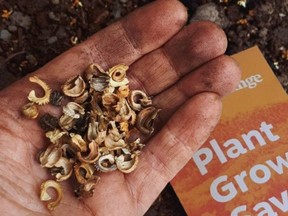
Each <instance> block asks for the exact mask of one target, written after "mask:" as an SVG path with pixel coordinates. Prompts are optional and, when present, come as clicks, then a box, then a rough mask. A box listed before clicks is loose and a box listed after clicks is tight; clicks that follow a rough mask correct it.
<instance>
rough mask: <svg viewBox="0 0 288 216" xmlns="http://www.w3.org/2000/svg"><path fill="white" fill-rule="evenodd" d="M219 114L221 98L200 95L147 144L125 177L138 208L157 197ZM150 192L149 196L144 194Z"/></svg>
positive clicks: (190, 154) (206, 136) (213, 94)
mask: <svg viewBox="0 0 288 216" xmlns="http://www.w3.org/2000/svg"><path fill="white" fill-rule="evenodd" d="M220 113H221V101H220V97H219V96H218V95H217V94H215V93H202V94H199V95H197V96H195V97H193V98H192V99H190V100H189V101H187V103H185V105H184V106H183V107H181V108H180V109H179V110H178V111H177V113H175V115H173V117H172V118H171V119H170V120H169V122H168V123H167V125H165V127H164V128H163V129H162V130H161V131H160V132H159V133H158V134H157V135H156V136H155V137H153V139H152V140H150V142H149V143H148V145H147V146H146V148H145V149H144V151H143V153H142V154H141V156H140V162H139V166H138V168H137V169H136V170H135V171H134V172H133V173H131V174H130V175H128V176H127V178H126V179H127V181H128V182H129V185H130V186H131V191H132V193H133V195H134V198H135V199H136V200H137V201H138V205H139V211H140V212H141V211H142V212H145V211H146V209H145V207H147V206H149V205H150V204H151V202H152V201H153V200H154V199H155V198H156V197H157V195H158V194H159V193H160V192H161V190H162V189H163V188H164V187H165V185H166V184H167V183H168V182H169V181H170V180H171V179H172V178H173V177H174V176H175V175H176V173H177V172H178V171H179V170H180V169H181V168H182V167H183V166H184V165H185V164H186V163H187V162H188V160H189V159H190V158H191V156H192V154H193V152H195V151H196V150H197V149H198V148H199V146H201V145H202V144H203V142H204V141H205V140H206V139H207V138H208V136H209V134H210V132H211V131H212V129H213V128H214V127H215V125H216V123H217V121H218V119H219V117H220ZM147 194H149V196H147Z"/></svg>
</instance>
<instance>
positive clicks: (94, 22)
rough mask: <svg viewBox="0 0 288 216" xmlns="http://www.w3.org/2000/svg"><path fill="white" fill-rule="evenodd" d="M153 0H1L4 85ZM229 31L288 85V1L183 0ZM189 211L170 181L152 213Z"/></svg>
mask: <svg viewBox="0 0 288 216" xmlns="http://www.w3.org/2000/svg"><path fill="white" fill-rule="evenodd" d="M151 1H152V0H9V1H6V0H0V13H1V17H0V89H3V88H5V87H6V86H8V85H9V84H11V83H12V82H14V81H15V80H18V79H20V78H21V77H23V76H25V75H26V74H28V73H30V72H32V71H34V70H36V69H38V68H40V67H41V66H43V65H44V64H46V63H47V62H48V61H50V60H51V59H53V58H54V57H56V56H58V55H59V54H60V53H62V52H64V51H65V50H67V49H69V48H70V47H72V46H74V45H76V44H78V43H80V42H81V41H84V40H85V39H86V38H87V37H89V36H90V35H92V34H93V33H95V32H97V31H99V30H100V29H102V28H104V27H106V26H107V25H109V24H110V23H112V22H114V21H115V20H117V19H119V18H121V17H122V16H124V15H126V14H127V13H129V12H131V11H133V10H134V9H136V8H137V7H141V6H142V5H144V4H146V3H149V2H151ZM182 2H183V3H184V4H185V5H186V6H187V8H188V10H189V17H190V18H189V20H190V21H195V20H202V19H204V20H210V21H213V22H216V23H217V24H219V25H220V26H221V27H222V28H223V29H224V30H225V32H226V34H227V37H228V41H229V46H228V50H227V54H229V55H230V54H234V53H236V52H239V51H241V50H244V49H246V48H248V47H251V46H253V45H258V46H259V47H260V49H261V50H262V52H263V53H264V55H265V57H266V59H267V61H268V63H269V64H270V66H271V68H272V69H273V71H274V73H275V74H276V75H277V77H278V79H279V81H280V82H281V84H282V85H283V87H284V88H285V90H286V91H287V90H288V0H182ZM154 215H155V216H156V215H157V216H158V215H160V216H168V215H169V216H170V215H173V216H178V215H179V216H180V215H185V211H184V210H183V208H182V206H181V204H180V203H179V200H178V199H177V196H176V195H175V193H174V191H173V189H172V187H171V186H170V185H167V187H166V188H165V189H164V190H163V192H162V193H161V194H160V195H159V197H158V198H157V200H156V201H155V202H154V204H153V205H152V206H151V208H150V209H149V210H148V212H147V213H146V216H154Z"/></svg>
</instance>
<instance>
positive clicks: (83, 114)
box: [22, 64, 159, 210]
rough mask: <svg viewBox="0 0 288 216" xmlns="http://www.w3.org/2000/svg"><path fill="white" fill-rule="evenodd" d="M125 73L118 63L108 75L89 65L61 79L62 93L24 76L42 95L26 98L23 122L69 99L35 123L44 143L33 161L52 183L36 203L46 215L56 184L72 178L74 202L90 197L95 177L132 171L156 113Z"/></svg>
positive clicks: (54, 203) (56, 201)
mask: <svg viewBox="0 0 288 216" xmlns="http://www.w3.org/2000/svg"><path fill="white" fill-rule="evenodd" d="M127 70H128V66H126V65H124V64H119V65H116V66H114V67H112V68H110V69H109V70H108V71H104V70H103V69H102V68H101V67H100V66H99V65H97V64H91V65H89V67H88V68H87V69H86V70H85V71H84V73H83V75H82V76H81V75H77V76H74V77H71V78H70V79H69V80H67V81H66V82H65V83H64V84H63V85H62V92H57V91H53V92H52V90H51V88H50V87H49V86H48V85H47V84H46V83H45V82H43V81H42V80H40V79H39V78H38V77H36V76H34V77H30V81H31V82H35V83H37V84H39V85H40V86H41V87H42V89H43V91H44V96H43V97H41V98H39V97H37V96H36V93H35V91H34V90H32V91H31V92H30V93H29V95H28V100H29V103H28V104H26V105H24V106H23V108H22V113H23V115H25V116H26V117H28V118H31V119H36V118H37V117H38V116H39V107H40V106H41V105H45V104H48V103H50V104H52V105H56V106H60V105H61V104H62V102H63V101H62V99H63V98H65V97H66V98H68V99H69V102H67V103H66V104H65V105H64V106H62V115H61V116H60V118H57V117H54V116H52V115H50V114H48V113H46V114H44V115H42V116H41V117H40V118H39V122H40V126H41V127H42V128H43V129H44V130H46V133H45V135H46V137H47V138H48V139H49V141H50V144H49V145H48V146H47V148H46V149H45V150H43V151H41V152H39V156H38V159H39V162H40V164H41V166H42V167H45V168H48V169H49V171H50V173H51V175H52V176H54V178H55V180H56V181H54V180H48V181H46V182H44V183H43V184H42V185H41V195H40V199H41V200H42V201H49V202H48V208H49V209H50V210H53V209H54V208H55V207H56V206H57V205H58V204H59V202H60V201H61V198H62V196H63V194H62V190H61V186H60V184H59V183H58V182H61V181H65V180H67V179H69V178H71V177H72V176H73V178H74V180H75V182H76V185H77V186H76V188H75V191H74V192H75V195H76V197H79V198H85V197H91V196H92V195H93V191H94V188H95V185H96V183H97V182H98V181H99V176H98V175H99V173H101V172H111V171H115V170H119V171H121V172H123V173H130V172H132V171H133V170H135V168H136V166H137V164H138V156H139V154H140V151H141V149H142V148H143V147H144V144H143V143H141V140H140V136H141V135H149V134H151V133H152V132H153V130H154V129H153V122H154V119H155V118H156V116H157V114H158V112H159V109H157V108H155V107H154V106H153V105H152V100H151V98H149V97H148V96H147V95H146V94H145V93H144V92H143V91H140V90H130V89H129V86H128V83H129V81H128V79H127V77H126V71H127ZM50 187H51V188H54V189H55V190H56V192H57V194H58V196H57V198H56V199H54V201H52V200H51V199H52V198H51V197H50V196H49V194H48V193H47V189H48V188H50Z"/></svg>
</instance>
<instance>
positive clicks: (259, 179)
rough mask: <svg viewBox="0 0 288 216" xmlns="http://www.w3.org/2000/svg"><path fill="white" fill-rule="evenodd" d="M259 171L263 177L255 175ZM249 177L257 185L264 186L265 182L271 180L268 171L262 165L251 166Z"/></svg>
mask: <svg viewBox="0 0 288 216" xmlns="http://www.w3.org/2000/svg"><path fill="white" fill-rule="evenodd" d="M259 171H261V172H262V173H263V176H262V177H261V176H259V175H257V173H258V172H259ZM249 174H250V177H251V179H252V181H253V182H255V183H257V184H264V183H266V182H267V181H269V179H270V178H271V172H270V169H269V168H268V167H267V166H265V165H263V164H257V165H255V166H253V167H252V168H251V170H250V173H249Z"/></svg>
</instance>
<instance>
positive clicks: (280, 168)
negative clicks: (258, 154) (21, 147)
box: [266, 152, 288, 175]
mask: <svg viewBox="0 0 288 216" xmlns="http://www.w3.org/2000/svg"><path fill="white" fill-rule="evenodd" d="M285 156H286V160H284V159H283V158H282V157H280V156H277V157H276V164H275V163H274V162H273V161H272V160H267V161H266V164H268V165H269V166H270V167H271V168H272V169H273V170H274V171H275V172H276V173H278V174H279V175H282V174H283V172H284V171H283V166H284V167H286V168H288V152H286V154H285Z"/></svg>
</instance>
